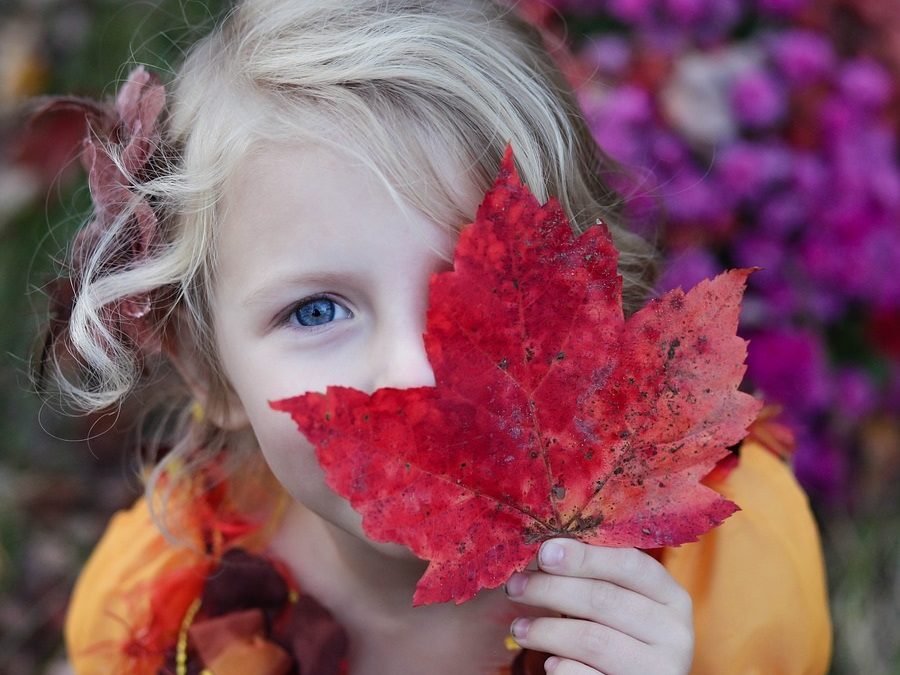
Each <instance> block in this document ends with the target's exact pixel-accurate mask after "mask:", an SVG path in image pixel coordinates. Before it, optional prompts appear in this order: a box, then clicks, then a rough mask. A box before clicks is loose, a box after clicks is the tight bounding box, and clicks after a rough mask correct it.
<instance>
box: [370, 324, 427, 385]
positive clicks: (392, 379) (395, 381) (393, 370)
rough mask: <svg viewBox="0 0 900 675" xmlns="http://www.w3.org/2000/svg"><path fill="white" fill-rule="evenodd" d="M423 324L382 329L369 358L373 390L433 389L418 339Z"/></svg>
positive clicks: (425, 358) (425, 357)
mask: <svg viewBox="0 0 900 675" xmlns="http://www.w3.org/2000/svg"><path fill="white" fill-rule="evenodd" d="M423 324H424V322H423V321H422V322H420V321H406V322H396V323H394V324H393V325H385V326H384V327H383V329H382V330H381V331H380V335H379V338H378V339H377V340H375V341H374V342H373V347H372V350H371V353H370V355H369V358H370V363H371V364H372V366H373V368H372V371H371V372H372V373H373V377H372V385H373V386H372V389H373V390H374V389H382V388H384V387H394V388H396V389H406V388H409V387H433V386H434V384H435V379H434V370H433V369H432V368H431V364H430V363H429V362H428V355H427V354H426V352H425V341H424V340H423V339H422V333H423V331H424V325H423Z"/></svg>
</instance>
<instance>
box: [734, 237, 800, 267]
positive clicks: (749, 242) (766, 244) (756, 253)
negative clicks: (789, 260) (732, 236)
mask: <svg viewBox="0 0 900 675" xmlns="http://www.w3.org/2000/svg"><path fill="white" fill-rule="evenodd" d="M733 251H734V259H735V262H736V263H737V264H738V265H739V266H741V267H757V266H758V267H762V268H764V269H763V270H762V271H761V272H757V273H756V276H762V275H764V274H765V272H767V271H774V270H777V269H778V268H780V267H781V266H782V265H784V259H785V255H786V254H787V250H786V249H785V247H784V244H783V243H782V242H780V241H778V240H777V239H772V238H771V237H766V236H764V235H760V234H752V233H747V234H744V236H742V237H740V238H739V239H738V240H737V241H736V242H735V243H734V245H733ZM754 278H755V277H754Z"/></svg>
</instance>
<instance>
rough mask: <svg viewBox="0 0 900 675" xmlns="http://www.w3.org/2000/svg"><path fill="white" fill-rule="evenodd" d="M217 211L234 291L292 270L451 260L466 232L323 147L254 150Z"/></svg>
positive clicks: (222, 269)
mask: <svg viewBox="0 0 900 675" xmlns="http://www.w3.org/2000/svg"><path fill="white" fill-rule="evenodd" d="M220 207H221V208H220V217H219V219H218V223H217V228H216V234H215V238H216V242H215V249H216V268H217V273H216V277H217V279H218V280H222V279H223V278H224V279H225V281H226V282H228V283H227V285H228V286H229V287H230V289H229V290H236V288H235V287H243V286H246V285H247V284H255V282H256V281H258V280H259V278H260V277H265V276H269V275H277V274H278V273H280V272H281V271H285V270H287V268H290V267H310V266H315V267H317V268H318V267H326V266H331V267H341V268H351V267H353V266H354V265H357V266H359V265H360V264H361V263H364V262H366V261H365V260H363V259H362V258H361V257H362V256H367V257H369V258H371V257H374V256H378V257H379V258H381V259H384V260H395V261H396V263H397V264H398V265H402V264H408V263H409V262H410V259H411V257H412V256H415V255H420V252H421V251H427V250H430V251H434V252H435V253H436V254H437V255H439V256H441V257H444V258H446V259H449V257H450V255H451V248H452V237H451V236H450V235H451V233H452V232H453V230H455V229H456V228H457V227H458V226H460V225H462V224H464V223H436V222H433V220H430V219H429V218H427V217H425V216H424V215H423V214H422V213H420V212H418V211H416V210H415V209H413V208H412V207H410V206H409V205H408V204H407V203H406V202H405V201H404V200H403V199H402V197H401V196H400V195H399V194H398V193H396V192H394V191H392V189H391V188H390V187H389V186H388V185H386V184H385V182H384V181H382V180H380V179H379V177H378V176H377V175H376V173H375V171H373V169H372V168H371V167H370V166H367V164H366V159H365V156H357V155H354V154H350V153H347V152H341V151H337V150H335V149H333V148H331V147H329V146H325V145H320V144H282V145H274V144H265V145H260V146H259V147H257V148H255V149H254V151H253V152H252V153H250V154H248V155H247V157H246V158H245V160H244V161H242V162H241V163H240V165H239V166H238V167H237V169H236V171H235V172H234V174H233V175H232V176H231V178H230V179H229V182H228V184H227V185H226V189H225V192H224V195H223V199H222V202H221V204H220ZM473 208H474V207H473ZM217 285H218V286H220V287H221V285H222V282H221V281H220V282H219V283H217Z"/></svg>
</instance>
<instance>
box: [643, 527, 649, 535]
mask: <svg viewBox="0 0 900 675" xmlns="http://www.w3.org/2000/svg"><path fill="white" fill-rule="evenodd" d="M641 532H642V533H643V534H645V535H646V536H648V537H649V536H650V528H649V527H642V528H641Z"/></svg>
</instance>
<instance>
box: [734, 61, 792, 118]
mask: <svg viewBox="0 0 900 675" xmlns="http://www.w3.org/2000/svg"><path fill="white" fill-rule="evenodd" d="M731 105H732V108H733V109H734V113H735V115H736V116H737V119H738V120H739V121H740V122H741V123H742V124H743V125H744V126H746V127H748V128H751V129H765V128H768V127H771V126H772V125H774V124H776V123H777V122H778V121H780V120H781V119H782V118H783V117H784V114H785V112H786V110H787V100H786V96H785V92H784V91H783V90H782V88H781V86H780V85H779V84H778V82H776V81H775V80H774V79H773V78H772V77H771V76H770V75H769V74H768V73H767V72H766V71H764V70H762V69H758V68H754V69H751V70H749V71H747V72H746V73H744V74H743V75H741V76H739V77H738V78H737V80H736V81H735V83H734V85H733V86H732V90H731Z"/></svg>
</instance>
